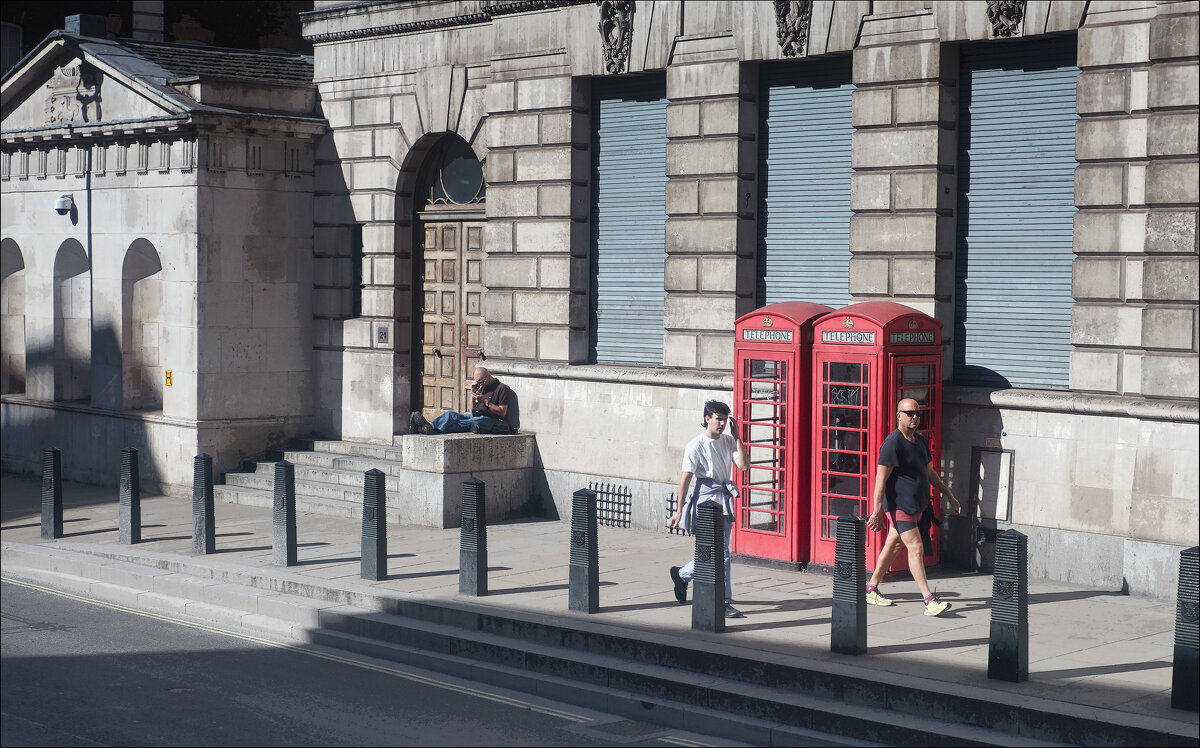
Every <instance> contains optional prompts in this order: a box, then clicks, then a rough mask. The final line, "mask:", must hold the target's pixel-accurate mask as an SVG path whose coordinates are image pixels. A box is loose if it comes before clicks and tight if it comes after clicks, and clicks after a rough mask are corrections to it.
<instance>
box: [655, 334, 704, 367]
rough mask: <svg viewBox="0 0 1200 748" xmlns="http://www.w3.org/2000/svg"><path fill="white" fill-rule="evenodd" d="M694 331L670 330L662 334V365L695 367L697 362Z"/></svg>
mask: <svg viewBox="0 0 1200 748" xmlns="http://www.w3.org/2000/svg"><path fill="white" fill-rule="evenodd" d="M697 337H698V336H697V335H696V334H695V333H689V332H670V331H667V332H665V333H664V334H663V366H680V367H683V368H686V369H694V368H696V365H697V363H698V362H699V354H698V351H697V345H696V338H697Z"/></svg>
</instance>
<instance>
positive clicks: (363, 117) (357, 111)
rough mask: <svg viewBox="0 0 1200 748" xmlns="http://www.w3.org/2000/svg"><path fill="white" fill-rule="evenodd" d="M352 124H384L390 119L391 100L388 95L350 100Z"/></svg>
mask: <svg viewBox="0 0 1200 748" xmlns="http://www.w3.org/2000/svg"><path fill="white" fill-rule="evenodd" d="M351 111H352V115H351V116H352V117H353V118H354V125H355V126H356V127H361V126H363V125H384V124H391V121H392V100H391V98H390V97H388V96H379V97H372V98H356V99H354V101H353V102H351Z"/></svg>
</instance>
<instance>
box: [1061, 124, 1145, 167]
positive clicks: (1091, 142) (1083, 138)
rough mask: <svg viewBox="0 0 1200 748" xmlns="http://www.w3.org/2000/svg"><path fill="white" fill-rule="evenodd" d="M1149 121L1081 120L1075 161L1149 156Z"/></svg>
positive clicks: (1077, 127) (1078, 128) (1076, 130)
mask: <svg viewBox="0 0 1200 748" xmlns="http://www.w3.org/2000/svg"><path fill="white" fill-rule="evenodd" d="M1146 130H1147V125H1146V119H1145V118H1144V117H1122V118H1119V119H1111V118H1094V119H1081V120H1079V122H1077V123H1076V125H1075V158H1077V159H1079V160H1080V161H1106V160H1107V161H1121V160H1128V159H1136V158H1145V157H1146Z"/></svg>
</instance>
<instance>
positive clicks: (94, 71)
mask: <svg viewBox="0 0 1200 748" xmlns="http://www.w3.org/2000/svg"><path fill="white" fill-rule="evenodd" d="M103 80H104V73H102V72H101V71H100V70H99V69H98V68H96V67H95V66H94V65H91V64H89V63H87V62H85V61H83V60H76V61H75V62H74V63H72V64H70V65H67V66H64V67H61V68H59V69H58V70H56V71H54V75H53V76H51V78H50V81H49V82H48V83H46V86H45V89H46V122H47V124H50V125H65V124H73V123H76V122H96V121H98V120H99V119H100V84H101V83H102V82H103Z"/></svg>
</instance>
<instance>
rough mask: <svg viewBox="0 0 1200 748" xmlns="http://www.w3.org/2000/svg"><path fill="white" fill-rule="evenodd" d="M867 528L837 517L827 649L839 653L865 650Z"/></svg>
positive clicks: (857, 521)
mask: <svg viewBox="0 0 1200 748" xmlns="http://www.w3.org/2000/svg"><path fill="white" fill-rule="evenodd" d="M866 598H867V526H866V523H864V522H863V521H862V519H860V518H859V517H855V516H853V515H845V516H842V517H838V518H837V546H836V547H835V549H834V551H833V627H832V629H831V630H830V633H829V649H830V651H832V652H837V653H839V654H849V655H860V654H864V653H866V651H867V599H866Z"/></svg>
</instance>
